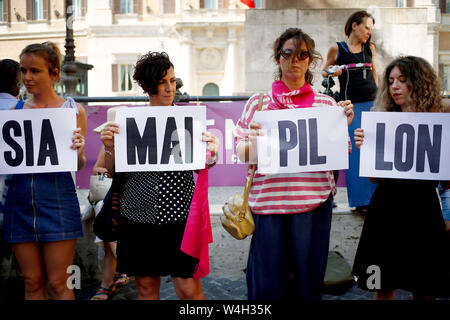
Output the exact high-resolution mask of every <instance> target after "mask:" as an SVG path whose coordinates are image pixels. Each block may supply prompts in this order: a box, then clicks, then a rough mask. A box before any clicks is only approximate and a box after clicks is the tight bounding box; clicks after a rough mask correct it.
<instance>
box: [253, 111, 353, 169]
mask: <svg viewBox="0 0 450 320" xmlns="http://www.w3.org/2000/svg"><path fill="white" fill-rule="evenodd" d="M254 121H255V122H259V123H260V124H261V128H262V129H263V130H262V131H263V133H264V136H260V137H258V140H257V144H258V172H259V173H262V174H273V173H295V172H311V171H325V170H337V169H347V168H348V129H347V118H346V116H345V113H344V111H343V109H342V108H340V107H314V108H299V109H289V110H273V111H262V112H257V113H256V114H255V117H254Z"/></svg>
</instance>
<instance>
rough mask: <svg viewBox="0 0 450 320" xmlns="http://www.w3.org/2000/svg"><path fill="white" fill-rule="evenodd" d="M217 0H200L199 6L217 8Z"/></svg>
mask: <svg viewBox="0 0 450 320" xmlns="http://www.w3.org/2000/svg"><path fill="white" fill-rule="evenodd" d="M217 2H218V0H200V8H205V9H217V5H218V4H217Z"/></svg>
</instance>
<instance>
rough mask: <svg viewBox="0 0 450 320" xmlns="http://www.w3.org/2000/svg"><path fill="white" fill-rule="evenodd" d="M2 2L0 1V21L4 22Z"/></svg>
mask: <svg viewBox="0 0 450 320" xmlns="http://www.w3.org/2000/svg"><path fill="white" fill-rule="evenodd" d="M3 5H4V4H3V0H0V21H5V18H4V17H3V12H4V9H3Z"/></svg>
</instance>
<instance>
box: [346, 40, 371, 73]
mask: <svg viewBox="0 0 450 320" xmlns="http://www.w3.org/2000/svg"><path fill="white" fill-rule="evenodd" d="M345 43H346V44H347V48H348V52H350V53H351V54H352V55H353V56H354V57H355V58H356V60H358V62H359V63H362V64H363V70H362V72H363V79H364V80H365V79H366V76H367V74H366V66H364V63H366V56H365V54H364V43H363V44H362V45H361V52H362V54H363V61H361V60H359V58H358V56H357V53H353V52H352V51H351V50H350V44H349V43H348V39H347V40H345Z"/></svg>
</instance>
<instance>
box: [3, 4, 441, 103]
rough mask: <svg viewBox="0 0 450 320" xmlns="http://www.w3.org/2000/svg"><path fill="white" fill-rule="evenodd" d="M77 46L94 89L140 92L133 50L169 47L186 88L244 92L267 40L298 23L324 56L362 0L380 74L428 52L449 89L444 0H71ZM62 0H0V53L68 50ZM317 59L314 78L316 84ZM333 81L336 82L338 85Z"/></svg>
mask: <svg viewBox="0 0 450 320" xmlns="http://www.w3.org/2000/svg"><path fill="white" fill-rule="evenodd" d="M72 2H73V12H74V19H73V23H72V26H73V29H74V37H75V45H76V48H75V54H76V59H77V61H79V62H82V63H87V64H90V65H93V69H92V70H90V71H89V72H88V80H89V81H86V86H87V87H86V91H87V92H88V93H89V95H90V96H128V95H141V94H142V91H141V90H140V88H138V86H137V85H136V84H135V83H134V82H133V81H132V77H131V74H132V68H133V64H134V63H135V61H136V59H137V58H138V57H139V56H140V55H142V54H145V53H146V52H148V51H162V50H163V51H166V52H167V53H168V54H169V55H170V56H171V58H172V60H173V62H174V64H175V67H176V70H175V71H176V75H177V76H178V77H180V78H182V79H183V83H184V87H183V88H182V91H183V92H188V93H189V94H191V95H216V94H219V95H233V94H250V93H253V92H256V91H261V90H265V89H267V88H268V86H269V85H270V83H271V81H272V79H273V76H274V72H275V65H274V63H273V61H272V58H271V50H270V49H271V44H272V43H273V41H274V40H275V38H276V36H277V35H278V34H280V32H281V31H282V30H284V29H285V28H286V27H290V26H299V27H301V28H303V29H304V30H305V31H306V32H308V33H309V34H310V35H311V36H312V37H313V38H314V39H315V40H316V43H317V48H318V50H319V52H320V53H321V54H322V56H323V58H324V59H325V58H326V54H327V51H328V48H329V47H330V46H331V44H332V43H333V42H335V41H341V40H344V39H345V36H344V32H343V28H344V24H345V21H346V19H347V18H348V16H349V15H350V14H351V13H352V12H353V11H355V10H358V8H365V9H367V10H369V11H370V12H372V14H373V15H374V16H375V19H376V23H375V29H374V35H373V40H374V42H375V44H376V46H377V54H376V59H375V63H376V66H377V70H378V71H379V75H381V74H382V71H383V69H384V67H385V66H386V64H387V63H388V62H389V61H390V60H391V59H392V58H393V57H396V56H398V55H400V54H413V55H418V56H422V57H424V58H426V59H427V60H428V61H430V63H432V64H433V66H434V67H435V68H436V70H438V71H439V75H440V77H441V79H442V80H443V83H444V89H445V90H446V91H450V0H379V1H371V0H358V1H351V0H255V4H256V7H257V8H256V9H252V10H248V8H247V7H246V6H245V5H243V4H242V3H241V2H240V1H239V0H95V1H94V0H73V1H72ZM64 37H65V19H64V0H0V59H2V58H12V59H16V60H18V56H19V53H20V51H21V50H22V49H23V48H24V47H25V46H26V45H28V44H30V43H34V42H43V41H47V40H51V41H53V42H55V43H57V45H58V46H59V48H60V49H61V51H62V52H63V53H64ZM320 68H321V66H320V65H319V66H318V67H317V69H316V77H315V82H314V86H315V87H316V88H317V89H322V88H321V87H320V82H321V76H320V74H319V71H320ZM335 89H337V88H335Z"/></svg>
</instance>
